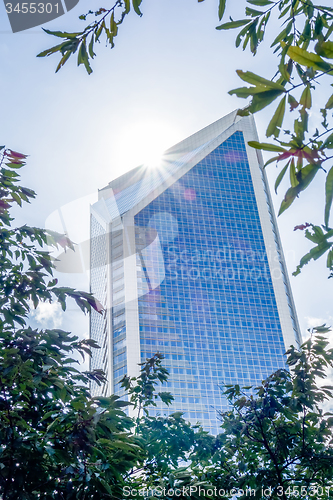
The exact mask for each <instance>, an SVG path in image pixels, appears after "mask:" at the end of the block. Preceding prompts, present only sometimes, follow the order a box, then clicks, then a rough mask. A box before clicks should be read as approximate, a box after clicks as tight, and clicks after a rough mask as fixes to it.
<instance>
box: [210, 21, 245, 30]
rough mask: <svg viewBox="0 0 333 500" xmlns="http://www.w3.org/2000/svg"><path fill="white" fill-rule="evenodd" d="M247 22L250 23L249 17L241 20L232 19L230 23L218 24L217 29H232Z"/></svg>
mask: <svg viewBox="0 0 333 500" xmlns="http://www.w3.org/2000/svg"><path fill="white" fill-rule="evenodd" d="M245 24H250V23H249V20H248V19H241V20H239V21H230V22H228V23H224V24H221V25H220V26H216V29H217V30H231V29H234V28H240V26H244V25H245Z"/></svg>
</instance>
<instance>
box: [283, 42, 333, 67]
mask: <svg viewBox="0 0 333 500" xmlns="http://www.w3.org/2000/svg"><path fill="white" fill-rule="evenodd" d="M287 54H288V56H289V57H290V58H291V59H292V60H293V61H295V62H297V63H298V64H301V65H302V66H307V67H308V68H313V69H315V70H317V71H329V70H333V66H332V65H331V64H328V63H327V62H325V61H324V60H323V59H322V58H321V57H320V56H319V55H318V54H315V53H314V52H308V51H306V50H304V49H301V48H300V47H296V46H292V47H289V49H288V52H287Z"/></svg>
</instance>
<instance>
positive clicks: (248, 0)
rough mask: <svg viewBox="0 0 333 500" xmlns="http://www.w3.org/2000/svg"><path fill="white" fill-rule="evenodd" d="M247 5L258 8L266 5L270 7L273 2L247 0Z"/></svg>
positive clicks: (268, 0)
mask: <svg viewBox="0 0 333 500" xmlns="http://www.w3.org/2000/svg"><path fill="white" fill-rule="evenodd" d="M247 3H250V4H251V5H258V6H259V7H265V6H266V5H270V4H272V3H274V2H271V1H270V0H247Z"/></svg>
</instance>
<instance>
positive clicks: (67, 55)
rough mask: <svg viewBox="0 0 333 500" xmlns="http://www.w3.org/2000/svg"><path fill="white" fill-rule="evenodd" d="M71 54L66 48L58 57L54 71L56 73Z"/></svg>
mask: <svg viewBox="0 0 333 500" xmlns="http://www.w3.org/2000/svg"><path fill="white" fill-rule="evenodd" d="M71 55H72V52H71V51H70V50H68V51H67V52H66V53H65V54H64V55H63V56H62V58H61V59H60V61H59V64H58V66H57V67H56V70H55V72H56V73H57V72H58V71H59V69H60V68H61V67H62V66H63V65H64V64H65V62H66V61H67V60H68V59H69V57H70V56H71Z"/></svg>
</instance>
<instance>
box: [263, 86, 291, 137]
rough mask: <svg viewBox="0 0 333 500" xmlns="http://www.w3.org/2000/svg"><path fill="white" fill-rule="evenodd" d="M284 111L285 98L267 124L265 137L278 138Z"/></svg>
mask: <svg viewBox="0 0 333 500" xmlns="http://www.w3.org/2000/svg"><path fill="white" fill-rule="evenodd" d="M285 110H286V96H284V97H282V99H281V101H280V103H279V105H278V107H277V109H276V111H275V113H274V115H273V117H272V119H271V121H270V122H269V125H268V127H267V130H266V137H270V136H271V135H274V137H278V136H279V134H280V128H281V126H282V122H283V118H284V113H285Z"/></svg>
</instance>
